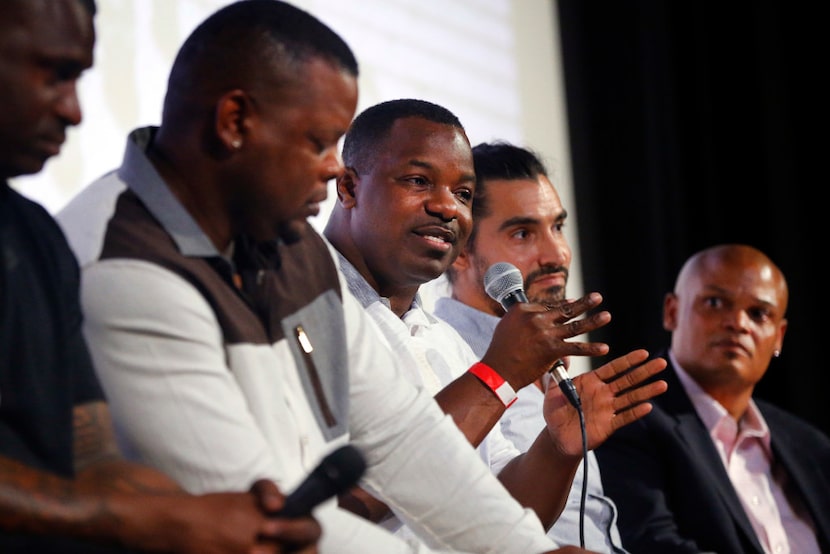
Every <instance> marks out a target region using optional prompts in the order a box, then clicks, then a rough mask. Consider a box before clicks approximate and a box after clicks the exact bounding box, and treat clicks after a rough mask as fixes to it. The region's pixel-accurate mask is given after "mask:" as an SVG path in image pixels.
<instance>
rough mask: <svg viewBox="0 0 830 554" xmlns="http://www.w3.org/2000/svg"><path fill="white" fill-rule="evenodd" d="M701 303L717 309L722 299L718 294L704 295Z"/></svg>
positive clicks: (721, 303) (721, 304)
mask: <svg viewBox="0 0 830 554" xmlns="http://www.w3.org/2000/svg"><path fill="white" fill-rule="evenodd" d="M703 305H704V306H707V307H709V308H715V309H717V308H720V307H721V306H723V299H722V298H720V297H718V296H706V297H704V298H703Z"/></svg>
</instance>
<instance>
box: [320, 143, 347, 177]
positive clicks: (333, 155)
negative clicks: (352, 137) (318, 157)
mask: <svg viewBox="0 0 830 554" xmlns="http://www.w3.org/2000/svg"><path fill="white" fill-rule="evenodd" d="M321 168H322V172H323V180H324V181H327V182H328V181H331V180H332V179H337V178H339V177H340V176H341V175H342V174H343V171H344V170H345V168H344V167H343V160H342V159H341V158H340V154H339V153H338V152H337V148H336V147H335V148H331V149H329V150H328V151H327V152H326V154H325V156H324V157H323V161H322V163H321Z"/></svg>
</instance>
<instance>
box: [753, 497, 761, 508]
mask: <svg viewBox="0 0 830 554" xmlns="http://www.w3.org/2000/svg"><path fill="white" fill-rule="evenodd" d="M760 504H761V499H760V498H758V495H753V496H752V505H753V506H758V505H760Z"/></svg>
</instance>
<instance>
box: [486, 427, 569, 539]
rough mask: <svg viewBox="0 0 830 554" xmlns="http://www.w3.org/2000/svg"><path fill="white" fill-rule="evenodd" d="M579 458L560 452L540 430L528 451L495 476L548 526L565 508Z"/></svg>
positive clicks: (547, 527) (545, 433)
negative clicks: (530, 476)
mask: <svg viewBox="0 0 830 554" xmlns="http://www.w3.org/2000/svg"><path fill="white" fill-rule="evenodd" d="M580 460H581V458H580V457H574V456H566V455H563V454H561V453H559V452H558V451H557V450H556V448H555V447H554V445H553V443H552V441H551V439H550V437H549V435H548V433H547V431H546V430H543V431H542V432H541V433H540V434H539V436H538V437H537V438H536V440H535V441H534V442H533V444H532V445H531V447H530V448H529V449H528V451H527V452H525V453H524V454H522V455H520V456H517V457H515V458H513V460H511V461H510V463H509V464H507V465H506V466H505V467H504V469H502V471H501V472H500V473H499V475H498V477H499V480H500V481H501V482H502V484H503V485H504V486H505V487H506V488H507V490H509V491H510V493H511V494H512V495H513V497H514V498H515V499H516V500H518V501H519V502H520V503H521V504H522V505H523V506H526V507H528V508H531V509H533V510H534V511H535V512H536V514H537V515H538V516H539V519H540V520H541V521H542V525H544V527H545V529H550V527H551V526H552V525H553V524H554V523H555V522H556V519H557V518H558V517H559V514H561V513H562V510H564V509H565V505H566V503H567V500H568V495H569V493H570V490H571V486H572V484H573V479H574V475H575V474H576V470H577V468H578V467H579V462H580ZM529 475H532V476H533V478H528V476H529Z"/></svg>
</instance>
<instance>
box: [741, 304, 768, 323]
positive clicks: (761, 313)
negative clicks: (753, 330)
mask: <svg viewBox="0 0 830 554" xmlns="http://www.w3.org/2000/svg"><path fill="white" fill-rule="evenodd" d="M747 313H748V314H749V317H750V318H751V319H752V321H756V322H758V323H763V322H765V321H769V320H770V319H772V312H771V311H770V310H768V309H767V308H750V309H749V310H747Z"/></svg>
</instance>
